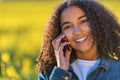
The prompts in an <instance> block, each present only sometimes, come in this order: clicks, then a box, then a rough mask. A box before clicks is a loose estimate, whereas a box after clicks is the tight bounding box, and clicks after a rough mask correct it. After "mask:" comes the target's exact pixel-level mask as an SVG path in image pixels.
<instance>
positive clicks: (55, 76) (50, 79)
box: [38, 67, 71, 80]
mask: <svg viewBox="0 0 120 80" xmlns="http://www.w3.org/2000/svg"><path fill="white" fill-rule="evenodd" d="M38 80H71V73H70V72H68V71H65V70H63V69H61V68H58V67H54V69H53V70H52V72H51V74H50V75H49V74H46V75H43V74H42V73H40V74H39V77H38Z"/></svg>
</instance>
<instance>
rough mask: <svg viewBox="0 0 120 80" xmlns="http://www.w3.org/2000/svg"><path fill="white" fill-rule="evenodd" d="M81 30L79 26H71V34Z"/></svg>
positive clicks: (78, 32)
mask: <svg viewBox="0 0 120 80" xmlns="http://www.w3.org/2000/svg"><path fill="white" fill-rule="evenodd" d="M81 32H82V30H81V29H80V28H79V26H74V27H73V34H80V33H81Z"/></svg>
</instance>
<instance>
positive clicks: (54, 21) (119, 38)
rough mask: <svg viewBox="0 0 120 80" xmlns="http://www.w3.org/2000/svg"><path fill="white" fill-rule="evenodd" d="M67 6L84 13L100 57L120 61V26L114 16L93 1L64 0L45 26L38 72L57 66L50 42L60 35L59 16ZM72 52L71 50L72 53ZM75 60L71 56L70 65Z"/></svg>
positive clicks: (72, 55)
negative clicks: (113, 58)
mask: <svg viewBox="0 0 120 80" xmlns="http://www.w3.org/2000/svg"><path fill="white" fill-rule="evenodd" d="M69 6H77V7H79V8H80V9H82V10H83V11H84V12H85V14H86V16H87V18H88V21H89V22H90V24H91V25H90V27H91V29H92V32H91V33H92V35H93V36H94V37H93V39H94V40H95V41H96V42H97V47H98V52H99V55H100V57H106V58H107V57H109V56H113V57H114V56H116V57H117V58H118V60H120V25H119V23H118V22H117V20H116V19H115V16H114V15H113V14H112V13H111V12H109V11H108V10H107V9H106V8H105V7H104V6H103V5H101V4H100V3H98V2H96V1H93V0H66V1H65V2H63V3H61V4H60V5H59V6H58V7H57V9H56V10H55V12H54V13H53V15H52V17H51V19H50V21H49V23H48V25H47V28H46V31H45V35H44V43H43V46H42V50H41V52H40V56H39V57H38V59H37V61H38V64H37V69H38V71H39V72H43V73H46V72H49V71H51V70H52V69H53V67H54V66H56V65H57V63H56V58H55V54H54V49H53V46H52V40H54V39H55V38H56V37H57V36H58V35H59V34H60V33H61V27H60V16H61V13H62V12H63V10H64V9H65V8H67V7H69ZM74 52H75V51H74V50H72V53H74ZM75 59H76V56H75V54H71V56H70V63H72V62H73V61H74V60H75Z"/></svg>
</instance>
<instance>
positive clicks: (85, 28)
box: [60, 6, 94, 52]
mask: <svg viewBox="0 0 120 80" xmlns="http://www.w3.org/2000/svg"><path fill="white" fill-rule="evenodd" d="M60 20H61V29H62V32H63V33H64V34H65V35H66V38H67V39H68V41H69V42H70V45H71V47H72V48H74V49H75V50H76V51H79V52H86V51H89V50H90V49H92V47H93V46H94V44H93V38H92V34H91V28H90V27H89V25H90V24H89V22H88V21H87V17H86V15H85V13H84V12H83V11H82V10H81V9H80V8H78V7H76V6H70V7H68V8H66V9H65V10H64V11H63V12H62V14H61V19H60Z"/></svg>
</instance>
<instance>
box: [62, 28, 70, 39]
mask: <svg viewBox="0 0 120 80" xmlns="http://www.w3.org/2000/svg"><path fill="white" fill-rule="evenodd" d="M63 33H64V34H65V36H66V38H67V39H68V41H70V40H71V38H72V31H71V30H66V31H64V32H63Z"/></svg>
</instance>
